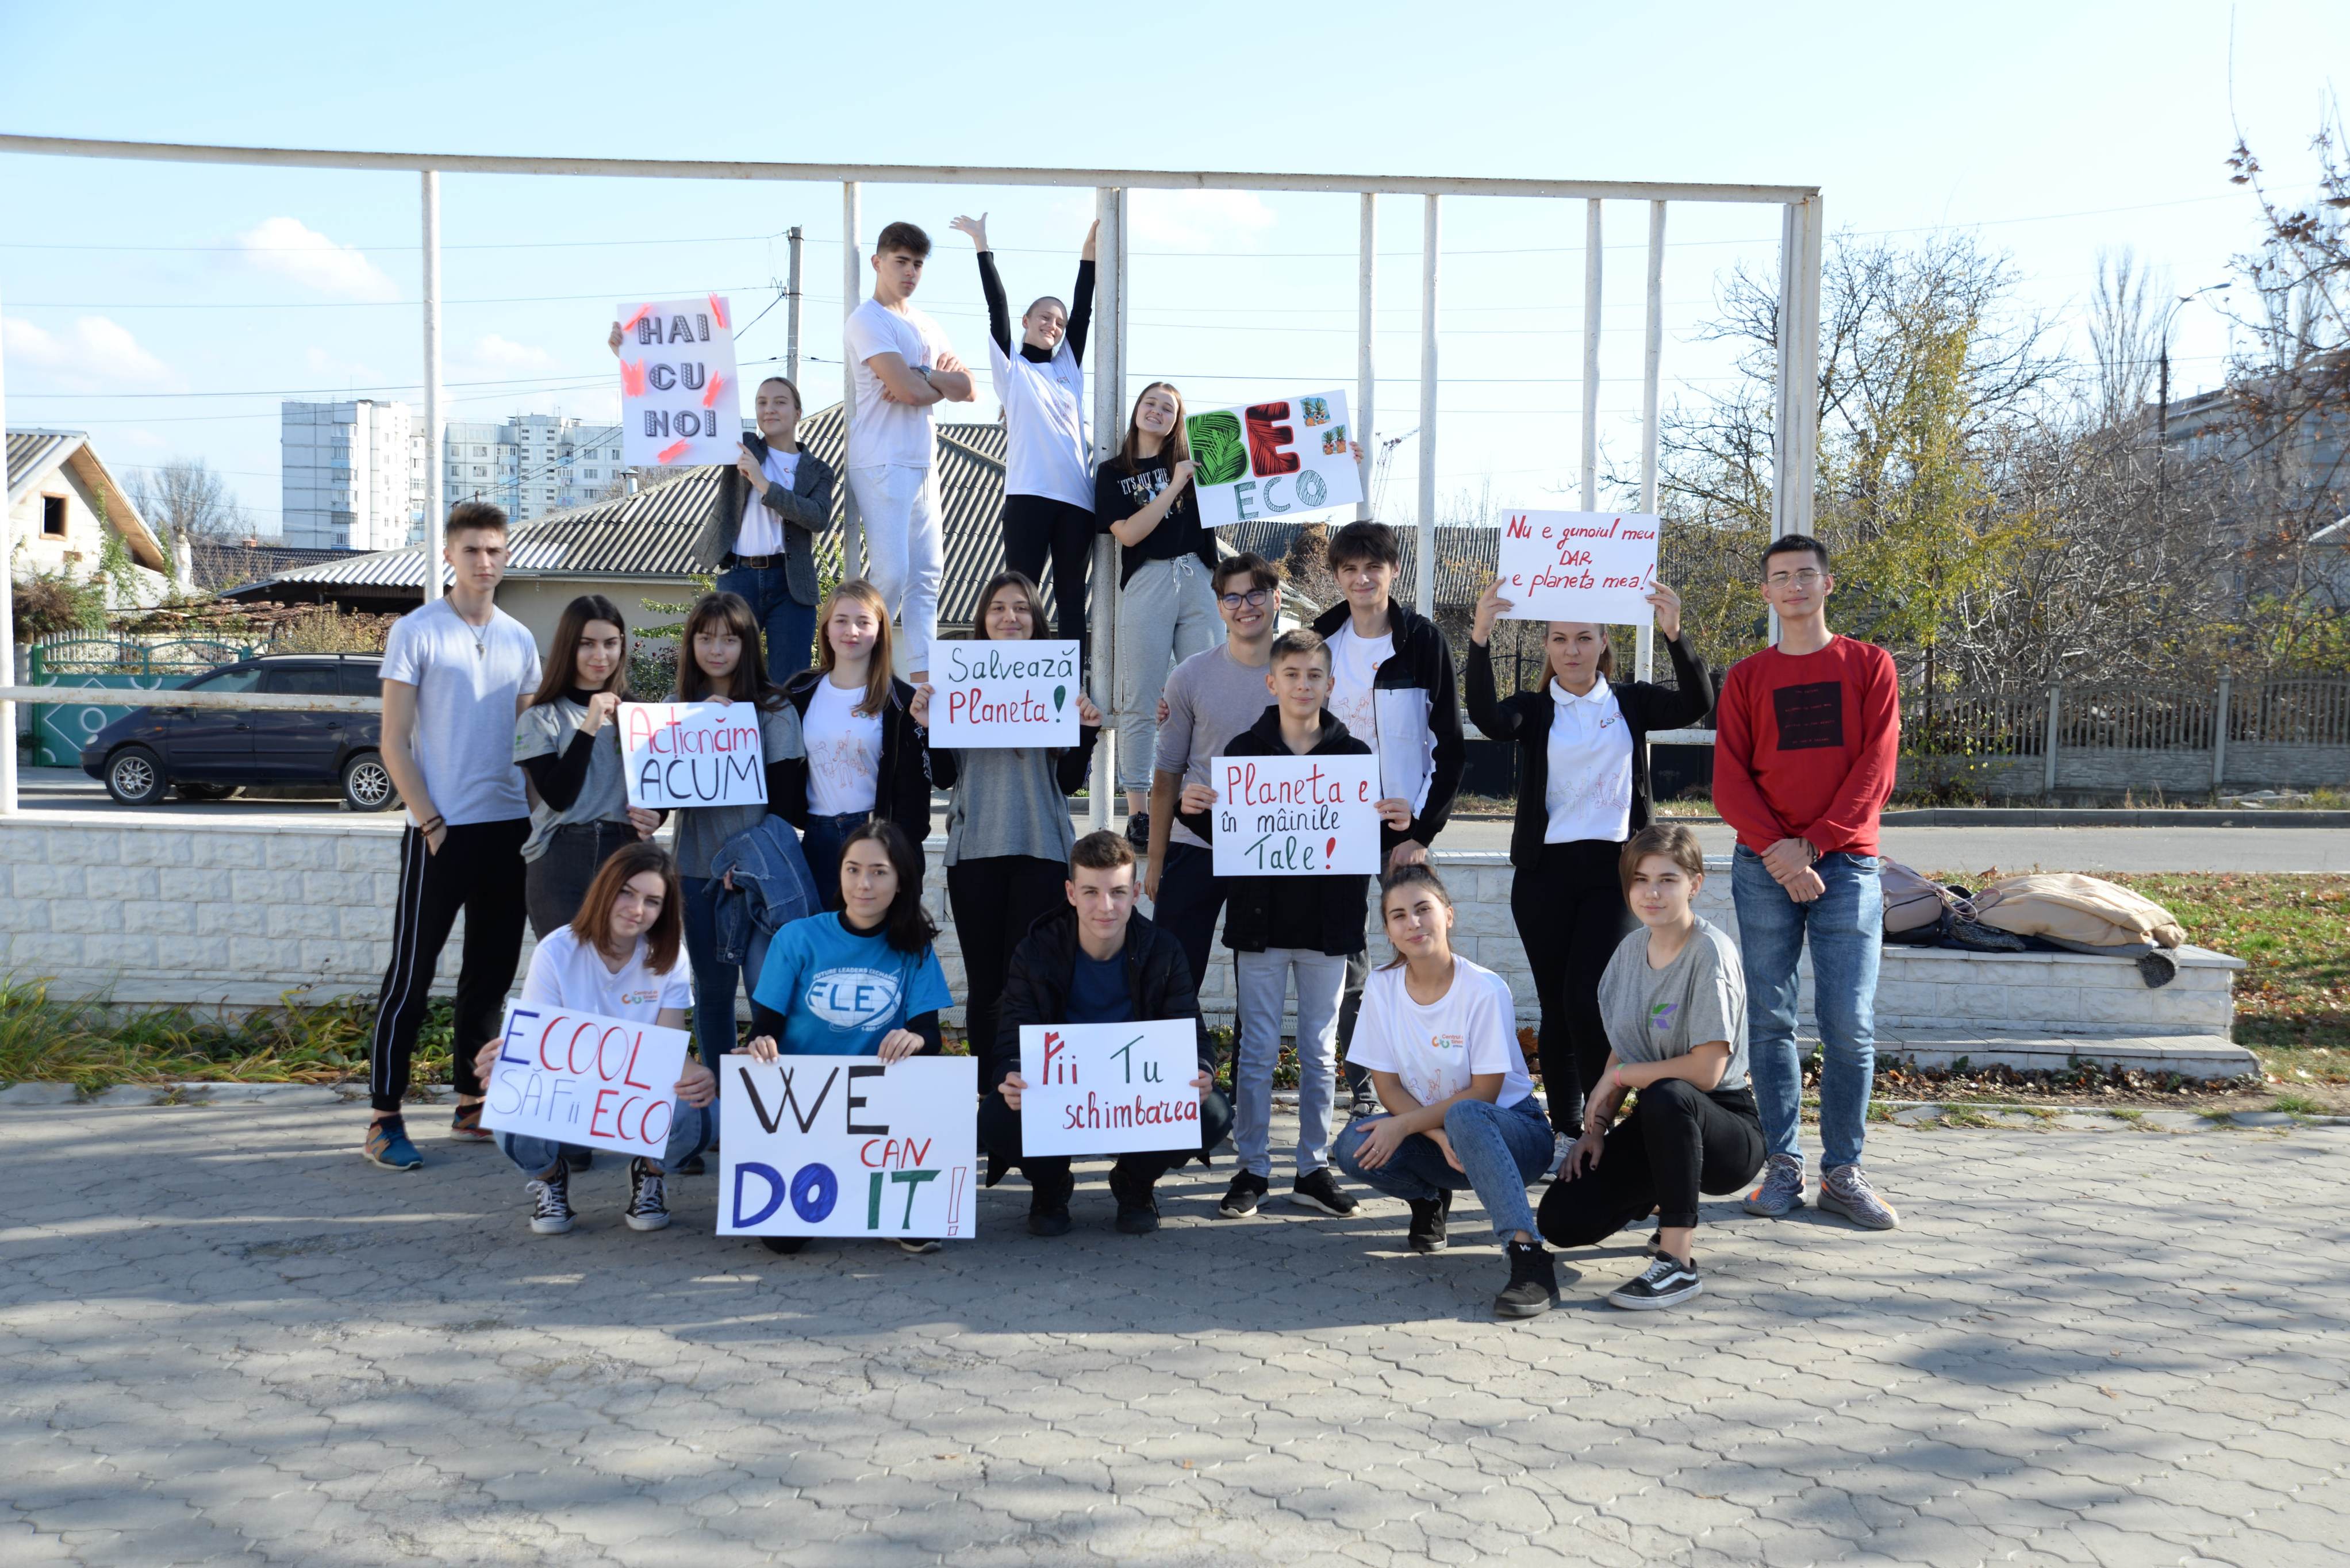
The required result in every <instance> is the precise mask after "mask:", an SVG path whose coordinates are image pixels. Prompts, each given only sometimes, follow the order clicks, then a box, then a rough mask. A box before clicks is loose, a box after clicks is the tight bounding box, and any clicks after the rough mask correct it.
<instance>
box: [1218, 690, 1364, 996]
mask: <svg viewBox="0 0 2350 1568" xmlns="http://www.w3.org/2000/svg"><path fill="white" fill-rule="evenodd" d="M1222 754H1223V755H1225V756H1228V757H1287V756H1294V755H1295V754H1296V753H1293V752H1292V751H1291V750H1290V749H1289V742H1287V741H1284V740H1283V739H1282V738H1281V709H1280V707H1279V706H1278V705H1275V706H1273V707H1269V708H1267V709H1266V710H1265V711H1263V713H1262V714H1261V715H1259V716H1258V719H1257V722H1255V723H1253V724H1251V725H1250V726H1249V727H1248V728H1247V729H1245V730H1243V731H1242V732H1240V733H1239V734H1237V735H1234V736H1233V737H1232V740H1231V741H1230V742H1228V743H1227V744H1226V745H1225V747H1224V750H1223V753H1222ZM1305 754H1306V755H1307V756H1309V757H1367V756H1369V755H1370V754H1371V748H1370V747H1368V746H1367V745H1365V744H1364V743H1363V742H1360V741H1358V740H1357V739H1356V738H1355V737H1354V736H1353V735H1351V734H1349V733H1348V732H1347V726H1346V725H1344V724H1341V723H1340V722H1338V721H1337V720H1336V719H1335V718H1333V717H1331V715H1330V711H1329V710H1328V709H1327V708H1325V709H1324V710H1322V738H1321V739H1320V740H1318V741H1316V742H1315V743H1314V749H1313V750H1312V751H1310V752H1308V753H1305ZM1213 815H1215V811H1214V808H1213V807H1211V808H1209V809H1208V810H1206V811H1198V812H1181V813H1179V814H1177V818H1176V819H1177V820H1178V821H1180V823H1182V825H1183V826H1186V827H1188V828H1190V829H1191V831H1192V832H1194V833H1196V834H1198V835H1199V836H1200V838H1201V842H1202V843H1205V844H1213V843H1214V842H1215V841H1216V840H1215V832H1214V827H1215V825H1214V823H1213V822H1211V820H1210V818H1211V817H1212V816H1213ZM1406 837H1408V835H1405V834H1400V833H1397V832H1396V831H1394V830H1393V829H1392V828H1390V827H1388V826H1387V825H1386V824H1385V823H1381V824H1380V825H1379V850H1380V858H1381V860H1382V861H1384V860H1385V858H1386V854H1387V851H1388V850H1390V849H1392V848H1394V847H1395V846H1397V845H1399V844H1400V843H1402V842H1403V841H1404V839H1405V838H1406ZM1283 879H1284V878H1279V877H1224V878H1222V881H1223V885H1224V946H1226V947H1228V948H1230V949H1232V950H1233V951H1234V952H1242V953H1261V952H1263V951H1264V950H1266V949H1268V948H1295V947H1304V946H1305V945H1306V939H1307V938H1308V937H1310V938H1311V939H1312V945H1313V947H1314V950H1315V951H1316V952H1319V953H1322V954H1324V955H1326V956H1327V957H1330V958H1345V957H1347V955H1349V954H1352V953H1358V952H1361V951H1362V950H1363V949H1364V945H1365V943H1364V936H1363V911H1364V909H1365V908H1366V906H1367V903H1368V901H1369V898H1368V886H1369V883H1370V880H1371V879H1370V878H1369V877H1365V876H1362V875H1360V874H1359V873H1357V874H1356V875H1354V876H1349V877H1308V878H1305V880H1308V881H1310V882H1312V883H1313V885H1314V891H1315V893H1316V894H1317V895H1318V896H1319V897H1318V899H1317V902H1318V903H1319V905H1320V907H1321V911H1322V919H1321V924H1320V927H1319V929H1315V930H1314V931H1311V932H1303V931H1298V932H1292V931H1284V932H1281V933H1280V940H1274V929H1273V888H1274V883H1275V882H1276V881H1280V880H1283Z"/></svg>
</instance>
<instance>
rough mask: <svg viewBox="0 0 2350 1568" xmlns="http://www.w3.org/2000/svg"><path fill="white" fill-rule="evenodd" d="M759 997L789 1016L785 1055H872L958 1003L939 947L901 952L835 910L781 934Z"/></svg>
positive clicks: (783, 1041)
mask: <svg viewBox="0 0 2350 1568" xmlns="http://www.w3.org/2000/svg"><path fill="white" fill-rule="evenodd" d="M754 994H755V995H756V996H757V997H758V999H759V1002H760V1004H761V1005H762V1006H765V1007H771V1008H773V1009H775V1011H776V1012H780V1013H782V1014H783V1015H784V1037H783V1038H782V1039H781V1040H778V1041H777V1042H775V1048H776V1049H777V1050H778V1051H780V1052H782V1053H783V1054H785V1055H786V1056H870V1055H871V1054H873V1053H874V1052H875V1051H876V1050H877V1049H879V1046H880V1044H881V1037H882V1036H883V1035H885V1034H887V1033H889V1032H890V1031H891V1030H893V1029H903V1028H904V1027H906V1021H907V1020H908V1019H910V1018H916V1017H920V1015H921V1014H923V1013H925V1012H937V1011H938V1010H939V1009H940V1008H941V1007H948V1006H951V1005H952V1004H953V1002H954V997H953V996H952V994H951V993H950V992H948V990H947V977H946V971H944V970H942V969H941V968H940V967H939V955H938V953H937V952H936V951H935V950H932V949H931V948H927V947H926V948H924V949H923V950H921V951H920V952H919V953H901V952H899V950H897V949H895V948H893V947H891V946H890V945H889V939H888V938H887V937H886V936H884V935H882V934H881V933H880V932H879V931H877V932H875V933H874V934H873V935H871V936H869V937H860V936H858V935H857V934H856V933H855V932H853V931H851V930H849V929H848V928H847V926H846V925H845V924H844V923H843V922H842V919H841V917H840V915H839V914H838V913H837V912H835V913H831V914H824V915H810V916H809V917H808V918H807V919H804V920H794V921H793V922H792V923H791V924H789V925H787V926H785V928H784V929H782V930H780V931H778V932H776V933H775V943H774V945H773V946H771V947H769V948H768V949H767V961H766V966H765V967H764V969H762V970H761V971H759V984H758V989H757V991H756V992H755V993H754Z"/></svg>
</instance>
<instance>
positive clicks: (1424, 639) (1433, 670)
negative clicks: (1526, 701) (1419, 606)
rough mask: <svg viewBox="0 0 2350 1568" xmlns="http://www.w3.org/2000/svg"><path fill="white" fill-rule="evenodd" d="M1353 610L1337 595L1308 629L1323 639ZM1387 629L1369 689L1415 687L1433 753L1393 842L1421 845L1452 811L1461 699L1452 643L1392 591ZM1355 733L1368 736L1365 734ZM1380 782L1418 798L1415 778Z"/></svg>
mask: <svg viewBox="0 0 2350 1568" xmlns="http://www.w3.org/2000/svg"><path fill="white" fill-rule="evenodd" d="M1354 613H1355V612H1354V610H1353V608H1352V607H1349V606H1348V605H1347V603H1346V602H1345V601H1344V600H1341V601H1340V602H1339V603H1337V604H1336V605H1334V606H1333V607H1330V608H1329V609H1326V610H1325V611H1323V612H1322V615H1321V618H1319V619H1317V620H1315V623H1314V629H1315V631H1317V632H1319V633H1321V635H1322V637H1323V639H1325V640H1327V639H1329V638H1330V637H1331V636H1332V635H1333V634H1335V633H1336V631H1337V630H1338V628H1340V627H1342V626H1345V625H1346V624H1347V621H1348V620H1349V619H1350V618H1352V617H1353V615H1354ZM1388 631H1389V632H1390V633H1392V634H1393V635H1394V638H1395V653H1394V654H1393V655H1392V656H1391V657H1389V658H1388V659H1386V660H1384V661H1382V662H1381V664H1380V665H1379V672H1378V674H1377V675H1375V676H1373V677H1372V678H1371V689H1372V690H1373V691H1415V692H1418V693H1419V698H1420V701H1421V702H1422V704H1423V706H1422V709H1421V712H1422V715H1423V716H1424V717H1425V718H1426V719H1427V721H1428V732H1429V734H1430V736H1432V737H1434V739H1435V741H1436V755H1435V757H1434V758H1433V759H1431V760H1430V764H1429V769H1428V773H1427V775H1426V778H1427V783H1428V798H1427V799H1426V800H1424V801H1421V802H1420V804H1419V809H1418V810H1417V811H1416V812H1415V813H1414V814H1413V815H1412V819H1411V826H1409V828H1406V829H1405V830H1404V832H1403V833H1402V834H1401V835H1400V836H1398V837H1397V838H1396V839H1395V840H1394V841H1393V842H1394V843H1401V842H1402V841H1403V839H1406V838H1409V839H1411V840H1413V841H1415V842H1416V843H1419V844H1421V845H1423V846H1425V845H1430V844H1433V843H1435V842H1436V836H1437V835H1438V834H1440V833H1441V832H1443V831H1444V824H1445V820H1446V819H1447V818H1448V817H1450V816H1451V815H1452V797H1453V796H1454V795H1455V794H1459V793H1460V791H1461V768H1462V766H1463V765H1465V764H1466V763H1467V762H1468V760H1469V745H1468V742H1466V741H1464V740H1463V739H1462V738H1461V699H1460V695H1459V688H1458V687H1457V685H1456V684H1455V682H1454V680H1453V678H1452V649H1451V648H1449V647H1448V646H1446V644H1445V641H1444V634H1443V633H1442V632H1441V631H1439V630H1438V629H1437V627H1436V623H1435V622H1434V621H1432V620H1430V619H1429V618H1427V617H1426V616H1424V615H1421V614H1420V613H1419V611H1417V610H1414V609H1409V608H1407V607H1404V606H1403V605H1400V604H1399V603H1397V602H1396V600H1395V599H1394V598H1393V597H1389V598H1388ZM1361 738H1362V739H1363V740H1366V741H1367V740H1369V739H1371V737H1370V736H1368V735H1365V736H1362V737H1361ZM1385 782H1386V784H1388V787H1389V788H1391V789H1394V790H1395V793H1396V794H1400V795H1401V796H1403V797H1404V799H1406V800H1416V799H1418V798H1419V789H1418V787H1417V784H1416V783H1415V786H1414V787H1413V788H1410V789H1403V788H1399V787H1397V786H1398V785H1399V784H1401V783H1402V781H1400V780H1396V779H1389V780H1387V781H1385ZM1390 847H1392V845H1390Z"/></svg>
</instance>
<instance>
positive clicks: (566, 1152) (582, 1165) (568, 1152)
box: [563, 1143, 596, 1170]
mask: <svg viewBox="0 0 2350 1568" xmlns="http://www.w3.org/2000/svg"><path fill="white" fill-rule="evenodd" d="M563 1163H564V1164H566V1165H567V1166H569V1167H570V1168H572V1169H574V1170H586V1169H587V1168H589V1167H590V1166H593V1165H594V1164H595V1163H596V1151H595V1150H594V1149H592V1148H581V1147H579V1146H578V1145H577V1144H568V1143H567V1144H565V1145H564V1146H563Z"/></svg>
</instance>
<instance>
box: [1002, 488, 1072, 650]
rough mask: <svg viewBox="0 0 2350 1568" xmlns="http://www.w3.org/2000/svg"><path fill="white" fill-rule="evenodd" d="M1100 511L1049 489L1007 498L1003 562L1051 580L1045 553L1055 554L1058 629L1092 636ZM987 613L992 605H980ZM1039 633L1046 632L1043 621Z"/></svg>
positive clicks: (1040, 583) (1038, 579)
mask: <svg viewBox="0 0 2350 1568" xmlns="http://www.w3.org/2000/svg"><path fill="white" fill-rule="evenodd" d="M1096 532H1097V528H1096V526H1095V524H1094V514H1092V513H1090V512H1088V511H1087V510H1086V509H1085V508H1084V507H1081V506H1072V505H1070V504H1068V503H1067V502H1066V501H1055V500H1053V499H1051V498H1050V497H1048V496H1043V495H1007V496H1005V497H1004V498H1003V564H1004V565H1005V566H1010V567H1011V568H1012V569H1013V570H1014V571H1015V572H1023V573H1025V574H1026V575H1027V577H1028V580H1029V581H1030V582H1032V583H1035V585H1036V586H1037V587H1044V585H1045V556H1046V554H1047V552H1049V553H1050V554H1051V556H1052V560H1053V620H1054V624H1055V628H1057V632H1056V635H1058V636H1060V637H1064V638H1073V639H1076V640H1078V641H1080V642H1082V641H1084V640H1085V637H1086V566H1087V562H1089V561H1091V560H1092V559H1093V551H1094V535H1095V534H1096ZM980 608H981V610H982V612H984V611H985V610H986V608H987V607H986V606H984V605H982V606H981V607H980ZM1036 635H1037V636H1038V637H1042V636H1044V635H1045V628H1042V627H1038V628H1036Z"/></svg>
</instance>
